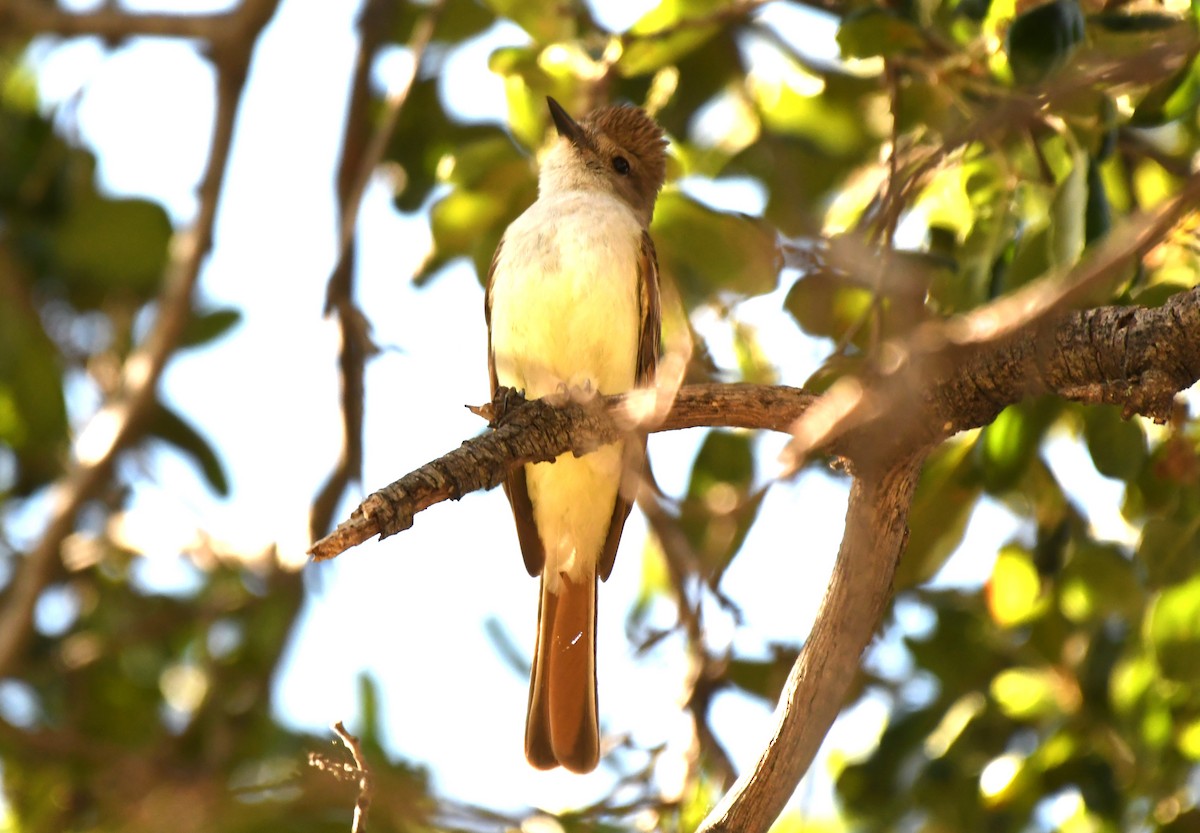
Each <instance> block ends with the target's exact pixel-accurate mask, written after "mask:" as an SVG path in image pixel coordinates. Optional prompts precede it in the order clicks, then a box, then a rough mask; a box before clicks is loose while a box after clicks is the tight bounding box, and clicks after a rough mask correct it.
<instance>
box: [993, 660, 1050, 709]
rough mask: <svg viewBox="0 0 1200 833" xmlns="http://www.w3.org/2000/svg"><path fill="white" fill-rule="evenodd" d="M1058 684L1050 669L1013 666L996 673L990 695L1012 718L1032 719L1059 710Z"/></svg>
mask: <svg viewBox="0 0 1200 833" xmlns="http://www.w3.org/2000/svg"><path fill="white" fill-rule="evenodd" d="M1056 685H1057V681H1056V680H1055V678H1054V675H1053V673H1052V672H1050V671H1049V670H1047V669H1042V668H1011V669H1008V670H1006V671H1002V672H1000V673H999V674H997V675H996V678H995V679H994V680H993V681H992V686H991V694H992V697H994V698H995V700H996V702H997V703H998V704H999V705H1000V708H1001V710H1002V711H1003V712H1004V713H1005V714H1007V715H1008V716H1009V717H1012V718H1014V719H1016V720H1029V719H1031V718H1036V717H1041V716H1045V715H1047V714H1050V713H1052V712H1055V711H1057V705H1058V704H1057V698H1056V697H1055V687H1056Z"/></svg>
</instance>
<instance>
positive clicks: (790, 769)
mask: <svg viewBox="0 0 1200 833" xmlns="http://www.w3.org/2000/svg"><path fill="white" fill-rule="evenodd" d="M922 459H923V457H921V456H915V457H909V458H907V459H904V460H901V461H898V462H896V463H894V464H890V465H887V466H885V467H882V468H878V469H876V468H866V469H863V470H861V471H859V472H858V473H857V475H856V476H855V478H854V483H853V485H852V486H851V489H850V504H849V506H848V508H847V510H846V534H845V536H844V537H843V538H842V545H841V548H840V549H839V550H838V557H837V562H836V563H835V564H834V568H833V574H832V575H831V576H830V579H829V586H828V587H827V588H826V590H825V597H824V598H823V599H822V600H821V607H820V610H819V611H818V612H817V619H816V622H815V623H814V624H813V629H812V633H811V634H810V635H809V637H808V641H807V642H806V643H805V644H804V650H802V651H801V652H800V656H799V657H797V658H796V663H795V664H794V665H793V666H792V670H791V673H789V674H788V679H787V684H786V685H785V686H784V690H783V694H782V696H781V698H780V702H779V706H778V708H777V709H776V721H777V722H776V726H775V732H774V734H773V735H772V736H771V739H770V741H768V743H767V746H766V748H765V749H764V750H763V753H762V755H761V756H760V757H759V759H758V763H757V764H755V766H754V768H753V769H752V770H750V771H749V772H747V773H746V774H744V775H743V776H742V777H741V778H739V779H738V781H737V783H735V784H734V785H733V788H732V789H731V790H729V792H728V793H726V794H725V796H724V797H723V798H722V799H721V801H720V803H718V804H717V806H716V807H715V808H714V809H713V810H712V812H711V813H709V815H708V818H706V819H705V820H704V822H703V823H702V824H701V825H700V827H699V831H698V833H717V831H737V833H747V832H748V831H765V830H767V829H768V828H770V826H771V825H772V824H773V823H774V821H775V819H776V818H778V816H779V814H780V813H781V812H782V811H783V808H784V805H785V804H787V801H788V799H789V798H791V795H792V793H793V792H794V791H795V789H796V785H797V784H799V783H800V779H801V777H803V775H804V773H805V771H807V770H808V767H809V764H811V763H812V760H813V757H814V756H815V755H816V754H817V750H818V749H819V748H820V746H821V742H822V741H823V740H824V739H825V734H826V733H827V732H828V731H829V727H830V726H831V725H833V721H834V719H835V718H836V717H837V716H838V713H839V712H840V711H841V710H842V704H843V702H844V700H845V697H846V692H847V691H848V690H849V688H850V684H851V683H852V682H853V681H854V676H855V675H856V674H857V673H858V660H859V657H860V656H861V655H862V652H863V651H864V650H865V649H866V647H867V644H868V643H869V642H870V641H871V637H872V636H873V635H874V633H875V628H876V626H877V625H878V623H879V619H880V617H881V616H882V615H883V611H884V609H885V608H886V607H887V603H888V601H889V600H890V599H891V597H892V576H893V575H894V574H895V572H896V564H897V563H898V562H899V560H900V555H901V554H902V553H903V552H904V545H905V543H906V542H907V540H908V508H909V506H910V504H911V503H912V496H913V490H914V489H915V488H916V485H917V475H918V474H919V473H920V470H921V462H922Z"/></svg>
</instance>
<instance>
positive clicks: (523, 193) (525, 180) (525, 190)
mask: <svg viewBox="0 0 1200 833" xmlns="http://www.w3.org/2000/svg"><path fill="white" fill-rule="evenodd" d="M446 160H447V162H448V163H449V164H445V165H443V170H448V174H447V180H448V181H449V182H450V183H451V184H453V185H454V186H455V187H454V188H453V189H452V190H450V191H449V192H448V193H447V194H446V195H445V196H444V197H442V198H441V199H439V200H438V201H437V202H435V203H434V204H433V206H432V207H431V209H430V226H431V229H432V232H433V244H434V252H433V256H432V257H431V258H430V259H429V260H428V262H427V263H425V265H424V267H423V269H422V271H421V273H420V274H419V275H418V276H417V283H418V284H422V283H424V282H425V281H426V280H427V279H428V278H429V277H430V276H432V275H433V274H435V273H436V272H437V271H438V270H439V269H440V268H442V267H443V266H444V265H445V264H446V263H447V262H449V261H450V260H452V259H454V258H456V257H462V256H466V257H469V258H471V259H472V260H473V262H474V264H475V269H476V272H477V274H478V275H479V279H480V280H481V281H482V280H484V279H485V278H486V276H487V271H488V268H489V266H490V265H491V260H492V255H493V254H494V252H495V251H496V246H497V245H499V243H500V237H501V235H502V234H503V233H504V229H505V228H506V227H507V226H508V224H509V223H510V222H512V221H513V220H514V219H516V217H517V216H518V215H519V214H520V213H521V212H522V211H524V210H525V208H526V207H528V206H529V205H530V204H531V203H532V202H533V200H534V198H535V197H536V196H537V180H536V179H535V177H534V173H533V169H532V167H531V164H530V160H529V159H527V158H526V157H525V156H524V155H523V154H521V153H520V152H519V151H518V150H517V148H516V147H515V146H514V145H513V143H512V142H511V141H509V139H507V138H506V137H502V136H489V137H486V138H481V139H479V140H477V141H474V142H470V143H468V144H465V145H464V146H463V147H462V148H461V149H460V150H459V151H458V153H456V154H454V155H453V156H447V157H446Z"/></svg>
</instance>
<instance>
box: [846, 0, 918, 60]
mask: <svg viewBox="0 0 1200 833" xmlns="http://www.w3.org/2000/svg"><path fill="white" fill-rule="evenodd" d="M837 44H838V47H840V48H841V50H842V57H843V58H872V57H875V56H877V55H878V56H880V57H884V58H888V57H891V56H893V55H898V54H901V53H904V52H915V51H919V50H920V49H921V48H922V47H923V46H924V45H925V37H924V35H923V34H922V33H921V30H920V29H918V28H917V27H916V26H914V25H913V24H912V22H911V21H908V20H905V19H904V18H902V17H900V16H899V15H898V14H896V13H895V12H893V11H891V10H890V9H883V8H880V7H878V6H868V7H866V8H863V9H856V10H854V11H852V12H850V14H848V15H846V17H845V18H844V19H843V21H842V25H841V26H840V27H838V33H837Z"/></svg>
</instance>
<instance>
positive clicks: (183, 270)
mask: <svg viewBox="0 0 1200 833" xmlns="http://www.w3.org/2000/svg"><path fill="white" fill-rule="evenodd" d="M278 2H279V0H245V2H243V4H242V5H241V6H239V7H238V9H237V11H236V12H230V13H229V15H227V16H225V19H226V22H227V24H228V26H227V29H228V28H229V27H230V26H231V27H232V30H233V31H236V32H238V33H240V34H241V35H242V39H240V40H237V41H236V42H235V41H222V43H221V44H220V45H217V44H214V48H213V61H214V64H215V65H216V69H217V113H216V119H215V123H214V125H213V140H212V150H211V152H210V154H209V160H208V167H207V169H206V171H205V174H204V179H203V180H202V182H201V185H200V209H199V214H198V215H197V217H196V221H195V223H194V224H193V226H192V229H191V230H190V232H187V233H180V234H179V236H178V238H179V239H177V240H176V241H174V244H173V245H172V247H171V253H172V260H171V262H170V263H169V264H168V266H167V275H166V280H165V281H164V284H163V288H162V292H161V294H160V296H159V299H158V303H157V310H158V314H157V316H156V317H155V319H154V322H153V324H152V325H151V327H150V330H149V332H148V333H147V335H146V338H145V340H144V341H143V342H142V344H141V345H140V346H139V348H138V349H137V350H136V351H134V352H133V354H132V355H130V357H129V358H128V359H127V360H126V362H125V365H124V367H123V368H122V382H121V390H120V392H119V394H118V395H117V397H116V398H115V400H114V401H112V402H109V403H108V404H106V405H105V406H104V407H103V408H102V409H101V410H100V411H99V412H98V413H97V414H96V415H95V416H94V417H93V418H92V419H91V421H90V422H89V423H88V425H87V426H86V427H85V428H84V430H83V431H82V432H81V433H80V435H79V438H78V439H77V440H76V442H75V447H74V449H73V451H74V460H73V465H72V467H71V469H70V470H69V471H68V472H67V474H65V475H64V476H63V477H62V478H61V479H60V480H59V482H58V483H56V484H55V485H54V487H53V488H52V491H51V499H50V519H49V521H48V522H47V524H46V528H45V530H44V531H43V532H42V537H41V539H40V540H39V541H38V543H37V544H36V545H35V546H34V548H33V549H32V550H31V551H30V552H29V553H28V554H27V555H26V556H25V558H24V560H23V561H22V562H21V566H20V568H19V570H18V572H17V574H16V576H15V577H14V578H13V580H12V583H11V584H10V585H9V587H8V589H7V592H6V594H5V595H6V600H5V601H6V604H5V607H4V609H3V611H0V676H4V675H5V674H7V673H10V671H11V669H12V667H13V665H14V664H15V663H16V661H17V658H18V657H19V656H20V653H21V650H22V648H23V647H24V645H25V641H26V639H27V638H28V636H29V632H30V628H31V627H32V623H33V609H34V606H35V605H36V604H37V600H38V597H39V596H40V595H41V592H42V590H43V589H44V588H45V587H46V585H47V584H48V583H50V582H51V581H52V580H53V578H54V575H55V573H56V571H57V570H58V569H59V567H60V565H61V560H60V558H59V552H60V550H61V548H62V542H63V541H64V540H65V539H66V537H67V536H68V535H69V534H70V533H71V530H72V529H74V525H75V516H76V514H77V513H78V512H79V509H80V508H81V507H82V506H83V505H84V504H85V503H86V502H87V501H88V500H89V499H91V498H92V496H94V495H95V494H96V493H97V492H99V491H100V489H102V488H103V486H104V484H105V482H107V480H108V477H109V475H110V473H111V471H112V466H113V463H114V462H115V460H116V457H117V454H118V453H119V452H120V451H122V450H123V449H125V448H128V447H129V446H130V445H132V444H133V443H134V442H136V441H137V439H138V438H139V437H140V436H141V431H142V429H143V425H144V423H145V421H146V419H147V417H148V415H149V413H150V412H151V410H152V409H153V407H154V403H155V398H156V396H157V391H158V381H159V379H160V378H161V376H162V372H163V369H164V368H165V367H166V364H167V360H168V359H169V358H170V356H171V354H172V353H174V351H175V348H176V347H177V346H178V345H179V341H180V339H181V338H182V336H183V331H184V328H185V326H186V324H187V322H188V319H189V317H190V313H191V303H192V294H193V291H194V289H195V286H196V282H197V280H198V279H199V275H200V267H201V266H202V264H203V262H204V258H205V257H206V255H207V254H208V252H209V249H210V248H211V247H212V233H213V225H214V223H215V220H216V212H217V203H218V201H219V199H220V193H221V185H222V183H223V181H224V176H225V170H226V162H227V160H228V157H229V148H230V145H231V143H232V141H233V132H234V123H235V121H236V118H237V109H238V104H239V102H240V100H241V93H242V88H243V86H244V84H245V79H246V71H247V69H248V67H249V64H250V55H251V53H252V52H253V50H254V45H255V43H256V42H257V40H258V34H259V32H261V31H262V28H263V27H264V26H265V25H266V24H267V21H269V20H270V19H271V17H272V16H273V15H274V13H275V8H276V6H277V5H278ZM35 8H43V7H42V6H40V5H37V6H33V5H31V4H28V3H19V4H18V5H17V6H15V7H12V8H9V9H0V20H3V19H4V15H5V14H13V13H14V10H15V12H16V13H17V14H20V13H22V12H23V11H28V10H30V9H35ZM46 8H47V9H52V7H46ZM55 14H59V13H57V12H55ZM97 14H98V15H101V16H103V15H105V14H109V13H108V12H104V13H99V12H98V13H97Z"/></svg>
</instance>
